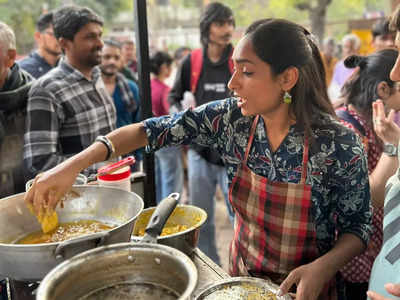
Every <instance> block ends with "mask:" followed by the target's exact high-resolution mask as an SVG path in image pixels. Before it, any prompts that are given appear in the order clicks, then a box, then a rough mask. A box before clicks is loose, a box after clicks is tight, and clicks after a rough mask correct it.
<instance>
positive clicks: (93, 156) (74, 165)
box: [25, 123, 148, 213]
mask: <svg viewBox="0 0 400 300" xmlns="http://www.w3.org/2000/svg"><path fill="white" fill-rule="evenodd" d="M107 144H109V145H108V146H107ZM147 144H148V140H147V135H146V132H145V129H144V126H143V124H142V123H136V124H132V125H128V126H124V127H121V128H119V129H117V130H114V131H112V132H111V133H109V134H108V135H107V136H106V137H105V138H101V141H98V140H96V141H95V142H94V143H93V144H92V145H90V146H89V147H88V148H86V149H85V150H83V151H82V152H80V153H78V154H76V155H74V156H72V157H70V158H69V159H67V160H66V161H64V162H62V163H61V164H59V165H57V166H56V167H54V168H52V169H50V170H48V171H46V172H44V173H42V174H41V175H40V176H36V178H35V181H34V183H33V185H32V187H35V188H31V189H30V190H29V191H28V192H27V193H26V194H25V202H26V203H28V204H33V207H34V209H35V211H36V212H37V213H38V212H39V211H40V209H41V207H42V206H43V205H44V202H46V203H47V205H48V206H49V207H50V208H52V209H55V207H56V206H57V204H58V202H59V200H60V199H61V197H62V196H63V195H64V194H65V193H66V192H67V191H68V190H69V189H70V188H71V186H72V184H73V182H74V180H75V178H76V176H77V175H78V174H79V173H80V172H81V171H82V170H84V169H86V168H88V167H89V166H91V165H92V164H94V163H97V162H101V161H104V160H105V159H106V158H107V157H108V158H112V157H116V156H120V155H122V154H125V153H128V152H131V151H132V150H135V149H138V148H141V147H144V146H146V145H147ZM110 147H111V148H110ZM112 147H114V153H112V152H113V151H112ZM110 149H111V151H110ZM110 152H111V153H110ZM60 178H63V180H60ZM49 190H52V193H45V191H49ZM38 194H39V195H42V196H40V197H38V196H37V195H38ZM35 195H36V197H35ZM43 196H44V197H47V199H46V201H43V199H42V197H43Z"/></svg>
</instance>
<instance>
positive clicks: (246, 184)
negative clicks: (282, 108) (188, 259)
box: [229, 116, 336, 300]
mask: <svg viewBox="0 0 400 300" xmlns="http://www.w3.org/2000/svg"><path fill="white" fill-rule="evenodd" d="M258 119H259V116H257V117H256V118H255V120H254V122H253V125H252V127H251V131H250V137H249V141H248V145H247V149H246V153H245V157H244V160H243V163H242V166H241V167H240V168H239V169H238V171H237V174H236V176H235V178H234V179H233V180H232V184H231V187H230V191H229V200H230V202H231V203H232V205H233V207H234V210H235V233H234V238H233V241H232V243H231V248H230V266H229V272H230V274H231V275H232V276H255V277H267V278H269V279H271V280H272V281H273V282H275V283H277V284H280V283H281V282H282V281H283V280H284V279H285V278H286V276H287V275H288V274H289V273H290V272H291V271H292V270H293V269H295V268H297V267H299V266H301V265H304V264H308V263H310V262H312V261H314V260H315V259H316V258H317V257H318V256H319V253H318V250H317V245H316V232H315V226H314V223H313V217H312V214H311V205H312V203H311V186H310V185H307V184H306V176H307V162H308V148H309V147H308V146H309V145H308V139H307V138H306V139H305V142H304V151H303V161H302V175H301V180H300V183H299V184H294V183H283V182H271V181H268V179H267V178H265V177H262V176H259V175H257V174H255V173H254V172H252V171H251V170H250V169H249V168H248V167H247V159H248V156H249V152H250V148H251V144H252V142H253V138H254V133H255V130H256V127H257V122H258ZM334 287H335V284H334V282H330V283H329V284H327V286H326V287H325V288H324V290H323V292H322V293H321V295H320V297H319V299H323V300H327V299H336V289H335V288H334ZM331 296H333V297H332V298H331Z"/></svg>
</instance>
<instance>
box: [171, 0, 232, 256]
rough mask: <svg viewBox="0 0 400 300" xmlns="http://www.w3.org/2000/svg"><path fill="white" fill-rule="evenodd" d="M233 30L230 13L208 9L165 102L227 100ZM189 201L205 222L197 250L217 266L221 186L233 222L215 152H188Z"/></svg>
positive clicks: (220, 163) (195, 149) (219, 8)
mask: <svg viewBox="0 0 400 300" xmlns="http://www.w3.org/2000/svg"><path fill="white" fill-rule="evenodd" d="M234 27H235V20H234V18H233V13H232V10H231V9H230V8H229V7H227V6H225V5H223V4H221V3H219V2H213V3H210V4H209V5H207V7H206V8H205V10H204V12H203V14H202V15H201V17H200V41H201V44H202V48H201V49H195V50H193V51H192V52H191V53H190V55H187V56H186V58H185V59H184V61H183V63H182V66H181V68H180V69H179V70H178V72H177V75H176V78H175V83H174V85H173V88H172V89H171V91H170V94H169V97H168V100H169V102H170V104H171V106H176V107H177V108H178V110H181V109H182V103H181V100H182V99H183V95H184V93H185V92H186V91H190V92H192V93H193V95H194V97H195V100H196V105H197V106H200V105H202V104H205V103H207V102H210V101H213V100H217V99H223V98H228V97H229V95H230V93H229V89H228V87H227V83H228V81H229V79H230V77H231V75H232V71H233V62H232V59H231V55H232V51H233V47H232V45H231V38H232V34H233V30H234ZM188 177H189V199H190V202H191V204H193V205H196V206H198V207H201V208H203V209H204V210H205V211H206V212H207V214H208V219H207V221H206V223H205V224H204V225H203V227H202V229H201V234H200V240H199V248H200V249H201V250H202V251H204V253H205V254H206V255H208V256H209V257H210V258H211V259H212V260H214V262H216V263H218V264H219V263H220V260H219V257H218V254H217V249H216V244H215V221H214V213H215V202H214V196H215V191H216V186H217V184H219V185H220V187H221V190H222V192H223V194H224V197H225V202H226V204H227V207H228V212H229V215H230V217H231V220H232V218H233V213H232V209H231V206H230V204H229V201H228V179H227V175H226V170H225V167H224V163H223V161H222V160H221V158H220V156H219V154H218V153H217V151H215V150H213V149H212V148H206V147H204V148H203V147H191V148H190V149H189V151H188Z"/></svg>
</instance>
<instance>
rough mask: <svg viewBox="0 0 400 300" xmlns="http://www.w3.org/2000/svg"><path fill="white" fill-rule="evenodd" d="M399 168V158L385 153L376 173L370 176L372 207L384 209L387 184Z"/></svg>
mask: <svg viewBox="0 0 400 300" xmlns="http://www.w3.org/2000/svg"><path fill="white" fill-rule="evenodd" d="M398 166H399V161H398V159H397V156H388V155H386V154H384V153H383V154H382V156H381V158H380V159H379V162H378V164H377V165H376V167H375V169H374V171H373V172H372V173H371V175H370V176H369V185H370V190H371V199H372V206H373V207H374V208H382V207H383V205H384V201H385V186H386V182H387V181H388V179H389V178H390V177H391V176H392V175H393V174H394V173H395V172H396V170H397V168H398Z"/></svg>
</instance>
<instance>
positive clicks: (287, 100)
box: [283, 91, 292, 104]
mask: <svg viewBox="0 0 400 300" xmlns="http://www.w3.org/2000/svg"><path fill="white" fill-rule="evenodd" d="M283 102H285V103H286V104H290V103H292V95H290V94H289V92H288V91H286V92H285V95H283Z"/></svg>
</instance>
